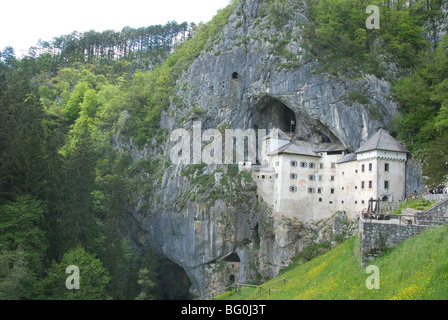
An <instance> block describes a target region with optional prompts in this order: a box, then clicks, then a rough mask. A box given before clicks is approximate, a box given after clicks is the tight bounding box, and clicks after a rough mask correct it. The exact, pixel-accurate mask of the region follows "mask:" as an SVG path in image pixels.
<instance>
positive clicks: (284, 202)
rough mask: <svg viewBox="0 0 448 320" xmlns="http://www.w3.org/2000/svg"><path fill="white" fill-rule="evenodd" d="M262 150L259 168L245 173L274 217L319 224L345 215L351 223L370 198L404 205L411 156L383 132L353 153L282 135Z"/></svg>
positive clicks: (271, 138)
mask: <svg viewBox="0 0 448 320" xmlns="http://www.w3.org/2000/svg"><path fill="white" fill-rule="evenodd" d="M261 148H262V150H261V159H259V162H260V164H259V165H250V166H248V167H247V168H250V170H251V171H252V178H253V179H254V181H256V183H257V187H258V194H259V196H260V197H262V198H263V200H264V201H265V202H266V203H268V204H269V205H270V206H271V207H272V209H273V211H274V212H275V213H278V214H283V215H286V216H294V217H297V218H299V219H301V220H320V219H325V218H327V217H329V216H331V215H332V214H334V213H335V212H337V211H346V212H347V214H348V216H349V217H351V218H353V217H354V216H355V215H356V214H359V213H360V212H361V211H362V210H363V209H366V208H367V206H368V202H369V199H370V198H373V199H380V200H381V201H383V202H398V201H402V200H404V199H405V196H406V194H405V193H406V191H405V190H406V189H405V183H406V179H405V176H406V161H407V155H408V150H407V149H406V148H405V147H404V146H403V145H401V144H400V143H399V142H398V141H397V140H395V139H394V138H393V137H392V136H391V135H390V134H389V133H388V132H387V131H386V130H384V129H380V130H379V131H378V132H376V134H374V135H373V136H372V137H370V138H369V139H368V140H367V141H366V142H365V143H364V144H363V145H362V146H361V147H360V148H359V149H358V150H356V151H355V152H354V153H349V151H348V149H347V148H346V147H345V146H343V145H342V144H338V143H318V144H315V143H311V142H307V141H299V140H294V141H293V140H292V139H290V138H289V136H288V135H287V134H285V133H284V132H283V131H281V130H280V129H272V130H271V131H270V133H269V134H268V135H267V136H266V137H265V138H263V139H262V143H261Z"/></svg>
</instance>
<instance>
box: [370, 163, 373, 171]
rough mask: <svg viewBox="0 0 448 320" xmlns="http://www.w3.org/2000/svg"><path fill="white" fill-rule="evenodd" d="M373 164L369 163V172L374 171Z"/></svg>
mask: <svg viewBox="0 0 448 320" xmlns="http://www.w3.org/2000/svg"><path fill="white" fill-rule="evenodd" d="M372 168H373V167H372V164H371V163H369V171H372Z"/></svg>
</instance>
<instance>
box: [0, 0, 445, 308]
mask: <svg viewBox="0 0 448 320" xmlns="http://www.w3.org/2000/svg"><path fill="white" fill-rule="evenodd" d="M264 1H265V2H267V3H268V8H269V14H270V15H271V17H272V18H273V19H276V20H275V21H277V22H278V23H280V24H281V23H286V21H284V19H283V18H282V17H283V16H282V15H281V12H283V11H282V8H284V6H286V4H287V3H288V2H291V1H287V0H275V1H274V0H264ZM292 2H294V1H292ZM306 2H307V5H308V8H309V12H308V14H309V19H310V21H312V23H310V24H309V25H306V26H304V35H305V37H306V39H307V46H308V47H307V50H308V52H309V54H311V55H313V56H314V57H316V58H317V59H319V60H320V61H321V62H322V64H323V65H324V66H325V71H327V72H329V73H332V74H333V75H337V74H340V73H344V74H349V75H351V76H353V77H355V76H357V74H358V73H359V72H364V73H372V74H375V75H376V76H377V77H380V78H384V79H386V80H388V81H390V82H391V83H392V84H393V93H394V97H395V99H396V100H397V101H398V103H399V104H400V114H398V115H397V116H396V117H395V118H394V119H393V121H392V123H391V128H392V129H393V133H394V134H395V136H397V137H398V138H399V139H400V140H401V141H403V142H404V143H405V144H406V145H407V147H408V148H409V149H410V151H411V153H412V154H411V156H412V157H413V158H414V159H417V160H419V161H421V162H422V163H423V170H424V173H425V176H427V183H428V185H431V186H432V185H437V184H438V183H440V182H442V181H443V180H444V179H445V178H446V173H447V171H446V170H447V168H446V167H445V162H446V161H448V145H447V144H446V141H447V139H448V37H447V36H445V37H443V38H442V39H441V41H434V37H435V35H436V32H435V26H436V25H437V24H438V23H439V22H440V21H441V19H443V18H444V16H443V14H442V11H441V6H442V4H443V1H442V0H414V1H399V0H398V1H379V0H371V1H366V0H360V1H358V0H321V1H317V0H306ZM367 3H368V4H369V5H370V4H378V5H379V6H380V8H381V16H382V20H381V21H382V24H381V29H380V30H365V19H366V15H365V7H366V4H367ZM236 5H237V1H234V2H233V4H231V5H229V6H228V7H227V8H225V9H222V10H220V11H219V12H218V13H217V14H216V16H215V17H214V18H213V19H212V20H211V21H210V22H208V23H205V24H199V25H194V24H188V23H182V24H178V23H176V22H169V23H167V24H166V25H165V26H149V27H147V28H140V29H132V28H128V27H126V28H123V29H122V30H121V31H119V32H115V31H105V32H95V31H89V32H84V33H77V32H74V33H72V34H70V35H65V36H60V37H57V38H54V39H53V40H51V41H40V42H39V44H38V45H37V46H35V47H32V48H30V51H29V54H28V55H26V56H24V57H22V58H20V59H19V58H17V57H16V56H15V54H14V49H13V48H11V47H7V48H5V49H4V50H3V51H2V52H1V56H0V59H1V60H0V299H67V300H72V299H81V300H91V299H92V300H93V299H96V300H106V299H113V300H127V299H131V300H133V299H161V296H160V295H159V290H158V289H157V288H158V286H160V285H161V284H160V283H158V276H157V261H156V259H155V258H154V254H153V253H152V252H151V251H148V252H147V253H146V254H145V255H140V254H138V253H137V252H136V251H135V250H134V249H133V248H132V245H131V241H130V239H127V238H126V237H124V236H123V233H122V230H123V229H124V228H125V226H124V221H125V216H126V214H127V213H128V211H129V210H130V209H131V208H133V207H135V203H134V202H135V201H137V199H135V198H133V195H134V194H136V193H137V192H136V191H138V193H140V194H151V192H152V190H153V189H154V188H156V187H157V185H153V184H152V181H154V180H155V179H154V178H156V177H159V176H160V175H161V174H162V173H161V165H162V164H161V161H163V159H146V160H142V161H138V162H133V161H132V158H131V156H130V154H129V152H125V151H123V150H121V149H119V148H117V147H116V146H115V145H114V135H115V134H117V132H119V133H120V135H122V136H125V137H128V138H129V139H130V140H132V141H133V142H134V143H135V144H136V145H137V146H138V147H140V148H143V147H146V148H157V142H161V141H165V140H166V139H167V137H168V134H167V132H165V131H164V130H163V128H161V126H160V119H161V113H162V111H163V109H164V108H165V107H166V106H167V105H168V104H169V103H170V97H171V96H172V93H173V92H174V90H175V89H176V86H177V85H178V84H177V83H176V79H178V78H179V75H180V74H181V73H182V72H183V71H185V70H186V69H187V68H188V66H189V65H190V63H191V62H192V61H193V60H194V59H195V58H196V57H198V56H199V55H200V53H201V52H202V51H203V50H207V48H208V45H209V44H210V43H211V42H212V41H213V40H214V39H216V38H217V37H218V36H219V33H220V31H221V30H222V28H223V27H224V25H225V24H226V23H227V21H228V18H229V16H230V14H231V13H232V12H233V10H234V9H235V7H236ZM335 61H338V63H337V64H336V63H335ZM142 175H145V177H146V179H144V180H142V179H141V177H142ZM68 265H77V266H79V268H80V269H82V270H87V271H85V272H83V275H84V278H83V282H82V285H83V289H84V290H67V289H66V287H65V281H66V278H67V277H68V276H69V275H68V274H66V273H65V269H66V267H67V266H68Z"/></svg>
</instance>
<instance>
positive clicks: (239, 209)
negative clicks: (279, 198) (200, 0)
mask: <svg viewBox="0 0 448 320" xmlns="http://www.w3.org/2000/svg"><path fill="white" fill-rule="evenodd" d="M294 3H295V4H291V6H293V7H291V8H290V9H291V10H290V11H288V12H289V13H288V15H287V19H288V20H287V21H285V22H284V23H282V24H281V25H279V24H277V23H275V20H274V19H273V17H272V15H271V14H270V13H269V10H268V7H267V5H266V4H265V3H264V2H263V1H239V3H238V5H237V7H236V8H235V10H234V12H233V14H232V15H231V17H230V19H229V21H228V23H227V25H226V26H225V27H224V29H223V30H222V32H221V33H220V34H219V35H217V36H216V37H215V38H213V39H211V40H210V43H209V45H208V49H207V50H204V51H203V52H202V54H201V55H200V56H199V57H197V58H196V59H195V61H194V62H193V63H192V64H191V66H190V67H189V69H188V70H187V71H186V72H185V73H184V74H183V75H182V76H181V78H180V79H178V81H177V84H178V86H177V87H178V89H177V92H176V94H175V96H173V97H172V98H171V103H170V105H169V106H167V108H166V110H165V111H164V112H163V115H162V120H161V124H162V126H163V127H164V128H166V129H167V130H168V132H172V131H173V130H175V129H177V128H185V129H187V130H191V128H192V123H193V120H194V121H200V122H201V125H202V130H206V129H220V128H225V127H228V128H233V129H243V130H245V129H248V128H259V129H267V130H269V129H271V128H272V127H279V128H282V127H283V128H285V127H286V129H288V126H289V125H290V119H291V117H294V118H295V120H296V127H295V130H293V132H292V134H293V135H294V136H295V137H297V138H302V139H305V140H310V141H314V142H319V141H331V142H340V143H342V144H344V145H345V146H346V147H348V148H349V149H352V150H354V149H357V148H358V147H359V146H360V144H361V143H362V142H363V141H364V140H365V139H367V137H368V136H369V135H371V134H372V133H375V132H376V131H377V130H378V129H379V128H380V127H387V126H388V123H389V120H390V119H391V117H392V116H393V115H394V114H395V113H396V112H397V106H396V104H395V103H394V101H393V100H391V98H390V83H388V82H386V81H384V80H380V79H378V78H376V77H375V76H372V75H368V74H364V75H362V76H360V77H357V78H352V77H348V76H346V75H344V74H339V75H330V74H327V73H326V72H325V71H322V70H321V69H322V66H321V65H320V64H319V63H318V61H317V60H315V59H313V57H308V56H307V52H306V50H305V49H304V39H303V25H304V24H306V23H307V18H306V16H305V10H306V8H305V7H304V5H297V2H294ZM285 39H286V40H287V41H286V40H285ZM356 97H362V98H363V99H357V98H356ZM120 139H121V138H120V136H119V137H118V138H117V147H118V148H125V149H127V150H129V151H131V154H132V156H133V158H134V160H137V159H138V158H140V157H146V158H152V159H157V161H160V162H161V163H163V165H162V169H161V170H163V173H161V175H160V177H158V178H157V179H156V180H155V181H154V189H153V192H152V193H151V194H150V195H149V196H144V195H143V194H137V195H136V197H137V198H138V203H137V205H136V206H135V209H134V210H132V212H130V213H129V216H128V218H127V228H128V229H127V232H128V233H129V234H130V235H131V236H132V237H133V240H134V242H135V243H136V244H138V245H139V246H140V247H141V248H142V249H143V250H144V249H145V248H147V247H149V246H150V247H152V248H153V249H154V250H155V251H156V252H157V253H158V255H159V256H160V257H163V258H164V259H166V260H169V261H170V262H171V263H173V264H175V265H177V266H180V267H181V268H182V269H183V270H185V272H186V274H187V275H188V278H189V279H190V281H191V284H192V287H191V289H192V292H194V293H195V294H196V295H203V294H206V293H209V292H211V291H212V290H215V289H218V288H222V287H224V286H226V285H227V283H228V282H229V279H230V276H232V274H231V273H232V270H231V269H229V268H228V267H226V258H228V257H229V256H230V255H231V254H234V253H236V254H237V256H238V259H239V262H238V263H239V269H238V272H237V273H238V274H235V275H233V276H234V278H235V279H236V280H237V281H239V282H249V281H256V280H265V279H268V278H270V277H274V276H275V275H277V274H278V272H279V271H280V270H281V269H282V268H283V267H285V266H287V265H288V264H289V263H290V262H291V259H292V258H293V257H294V256H295V255H296V254H297V253H298V252H300V251H301V250H303V249H304V248H305V247H306V246H308V245H309V244H311V243H314V242H322V241H331V240H332V237H333V235H334V230H335V229H337V230H339V231H338V232H342V231H340V230H341V228H339V227H338V226H341V225H343V226H347V225H348V222H347V221H346V222H344V223H342V224H341V223H340V222H341V221H345V220H344V218H343V217H342V218H341V216H339V215H336V216H334V217H333V218H332V219H330V220H328V221H315V222H314V223H304V222H302V221H300V220H294V219H291V218H283V217H281V216H279V215H272V213H271V212H270V210H269V208H267V207H266V206H265V205H264V204H263V202H262V201H261V200H260V199H258V196H257V190H256V187H255V184H254V183H253V182H252V181H251V179H250V178H248V177H247V175H244V173H240V172H235V170H234V169H233V168H232V167H228V166H213V167H212V166H210V167H207V166H203V165H196V166H189V167H187V166H179V165H175V164H172V163H170V162H169V150H170V148H171V147H172V146H173V143H171V142H169V141H166V142H164V144H163V145H161V146H159V147H158V148H157V149H152V148H150V147H146V148H144V149H143V150H138V149H137V148H132V144H129V143H127V142H125V141H122V140H120ZM344 231H347V230H344ZM172 297H176V295H175V294H174V295H172Z"/></svg>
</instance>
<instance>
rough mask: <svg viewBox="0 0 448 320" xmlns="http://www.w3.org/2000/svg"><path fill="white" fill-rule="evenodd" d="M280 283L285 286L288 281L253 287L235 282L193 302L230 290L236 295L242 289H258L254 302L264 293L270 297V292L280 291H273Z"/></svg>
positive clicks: (211, 297) (277, 281) (284, 279)
mask: <svg viewBox="0 0 448 320" xmlns="http://www.w3.org/2000/svg"><path fill="white" fill-rule="evenodd" d="M282 281H283V284H285V283H286V282H287V281H289V280H288V279H286V278H282V279H279V280H276V281H274V282H270V283H267V284H263V285H254V284H246V283H237V282H235V283H233V284H231V285H229V286H227V287H225V288H222V289H221V290H216V291H213V292H210V293H209V294H206V295H203V296H200V297H198V298H196V299H194V300H203V299H205V298H208V299H213V298H214V297H216V296H218V295H220V294H222V293H224V292H227V291H229V290H230V289H233V290H235V293H236V292H238V291H239V290H240V289H241V288H242V287H253V288H259V289H260V292H259V294H257V295H256V296H255V298H253V300H255V299H257V298H258V297H260V296H262V295H264V294H266V293H269V295H271V292H278V291H281V290H276V289H273V287H275V286H276V285H277V284H279V283H280V282H282ZM266 286H269V287H268V288H267V289H265V288H264V287H266Z"/></svg>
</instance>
